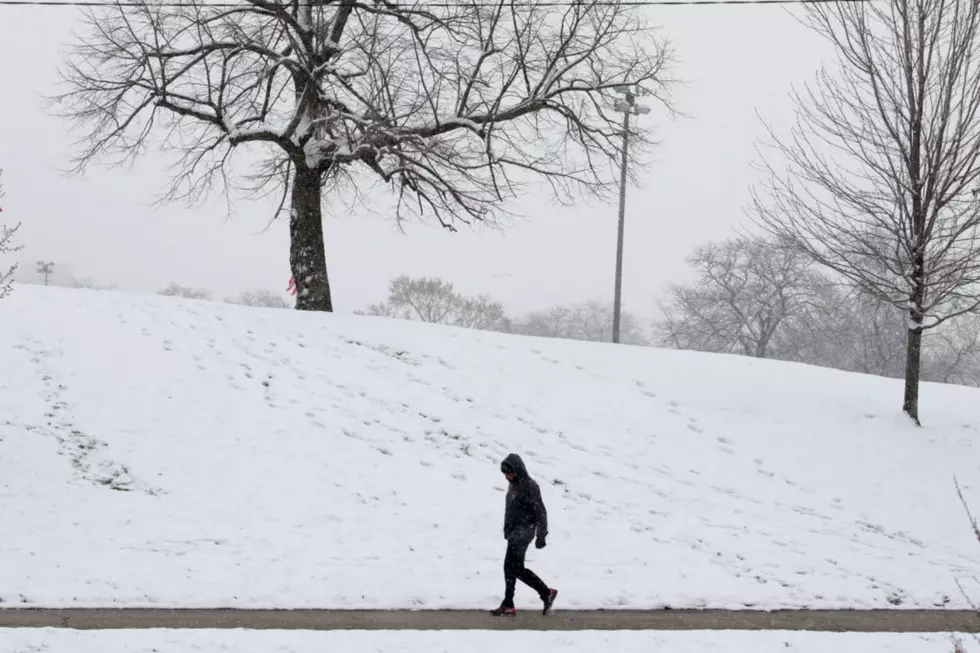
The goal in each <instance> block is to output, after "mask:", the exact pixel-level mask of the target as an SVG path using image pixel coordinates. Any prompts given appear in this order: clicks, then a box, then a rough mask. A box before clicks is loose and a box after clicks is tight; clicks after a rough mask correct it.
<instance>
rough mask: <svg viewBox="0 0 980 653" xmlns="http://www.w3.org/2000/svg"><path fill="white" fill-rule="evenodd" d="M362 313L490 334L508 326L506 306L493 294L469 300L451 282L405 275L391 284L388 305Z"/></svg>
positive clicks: (385, 303) (360, 312) (376, 305)
mask: <svg viewBox="0 0 980 653" xmlns="http://www.w3.org/2000/svg"><path fill="white" fill-rule="evenodd" d="M358 313H359V314H361V315H374V316H379V317H395V318H400V319H405V320H420V321H422V322H431V323H434V324H449V325H452V326H458V327H464V328H467V329H482V330H486V331H500V330H503V329H504V328H505V325H506V324H507V314H506V311H505V310H504V307H503V304H501V303H500V302H498V301H496V300H494V299H493V298H492V297H490V296H489V295H477V296H476V297H466V296H464V295H462V294H460V293H458V292H456V290H455V288H454V287H453V284H452V283H450V282H448V281H444V280H442V279H437V278H429V277H422V278H412V277H409V276H405V275H403V276H400V277H397V278H395V279H392V281H391V283H390V284H388V301H387V302H382V303H380V304H372V305H371V306H369V307H368V308H367V310H365V311H358Z"/></svg>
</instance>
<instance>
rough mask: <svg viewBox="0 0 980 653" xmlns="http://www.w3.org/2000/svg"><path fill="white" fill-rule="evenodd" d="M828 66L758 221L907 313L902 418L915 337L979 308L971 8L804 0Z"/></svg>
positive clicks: (914, 370)
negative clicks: (830, 60) (826, 48)
mask: <svg viewBox="0 0 980 653" xmlns="http://www.w3.org/2000/svg"><path fill="white" fill-rule="evenodd" d="M805 12H806V14H805V15H806V16H807V19H808V22H809V24H810V26H811V27H812V28H813V29H814V30H815V31H816V32H817V33H819V34H820V35H821V36H823V37H825V38H826V39H827V41H828V42H829V44H830V45H831V46H833V47H834V49H835V51H836V53H837V62H838V65H837V67H836V69H835V70H833V71H831V70H822V71H820V73H819V74H818V76H817V79H816V82H815V83H814V84H812V85H808V86H807V87H806V88H805V90H804V91H803V92H801V93H796V94H794V100H795V103H796V106H797V112H796V113H797V117H798V121H797V127H796V129H795V130H794V131H793V133H792V134H791V135H790V136H789V137H788V138H782V139H780V138H776V139H775V140H776V148H775V152H776V156H777V160H774V161H767V162H766V163H765V166H766V169H767V172H768V178H769V181H768V185H767V188H766V189H765V191H764V192H763V193H756V194H755V202H754V209H755V215H756V218H757V223H758V224H759V225H760V226H761V227H763V228H764V229H766V230H767V231H768V232H769V233H771V234H773V235H775V236H777V237H778V238H780V239H782V240H783V241H784V242H786V243H787V244H789V245H791V246H793V247H795V248H797V249H799V250H800V251H802V252H805V253H806V254H808V255H809V256H811V257H812V258H813V259H814V260H815V261H817V262H818V263H820V264H822V265H824V266H826V267H827V268H829V269H831V270H833V271H834V272H835V273H837V274H839V275H840V276H842V277H843V278H845V279H847V280H848V281H849V282H850V283H851V284H853V285H854V286H857V287H859V288H861V289H862V290H863V291H864V292H866V293H869V294H872V295H874V296H876V297H877V298H879V299H880V300H881V301H883V302H887V303H890V304H891V305H892V306H894V307H895V308H897V309H899V310H902V311H904V312H905V313H906V317H907V320H906V341H907V344H906V362H905V391H904V398H903V403H902V410H903V411H904V412H905V413H906V414H907V415H908V416H909V417H910V418H912V419H913V420H914V421H915V422H916V423H919V379H920V376H921V371H922V366H921V362H922V353H923V347H922V336H923V332H924V331H926V330H928V329H932V328H936V327H938V326H939V325H940V324H942V323H944V322H946V321H948V320H951V319H954V318H956V317H957V316H959V315H963V314H965V313H967V312H970V311H973V310H977V309H978V308H980V202H978V199H977V196H976V190H977V186H978V183H980V138H978V133H980V85H978V83H977V80H978V79H980V3H978V2H976V0H916V1H915V2H911V1H910V0H884V1H883V2H874V3H864V2H860V3H859V2H849V3H848V2H835V3H811V4H809V5H808V6H807V7H806V9H805Z"/></svg>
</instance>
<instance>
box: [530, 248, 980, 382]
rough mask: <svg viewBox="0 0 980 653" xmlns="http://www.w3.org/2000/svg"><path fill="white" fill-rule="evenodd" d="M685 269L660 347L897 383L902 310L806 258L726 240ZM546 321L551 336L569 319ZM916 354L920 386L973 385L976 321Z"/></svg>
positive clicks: (946, 331)
mask: <svg viewBox="0 0 980 653" xmlns="http://www.w3.org/2000/svg"><path fill="white" fill-rule="evenodd" d="M689 261H690V262H691V264H692V265H693V266H694V268H695V270H696V272H697V273H698V276H697V278H696V279H695V281H693V282H692V283H690V284H688V285H683V286H673V287H672V288H671V290H670V293H671V301H670V302H669V303H668V304H667V305H665V306H664V307H663V311H664V318H663V319H662V320H660V321H659V322H658V323H657V324H656V325H655V334H656V340H657V342H658V343H659V344H663V345H667V346H670V347H676V348H679V349H693V350H700V351H713V352H725V353H738V354H741V355H746V356H759V357H767V358H774V359H780V360H787V361H798V362H804V363H810V364H813V365H821V366H824V367H833V368H836V369H841V370H849V371H855V372H863V373H866V374H876V375H880V376H888V377H896V378H901V377H902V376H903V374H904V372H905V353H906V351H905V349H906V333H907V330H908V327H907V324H906V319H905V314H904V311H902V310H899V309H898V308H896V307H895V306H894V305H892V304H891V303H890V302H886V301H883V300H881V299H880V298H879V297H878V296H876V295H874V294H870V293H868V292H865V291H862V290H861V289H860V288H856V287H853V286H849V285H847V283H846V282H845V281H844V280H841V279H839V278H838V279H837V280H834V279H832V278H830V277H828V276H826V275H823V274H820V273H818V272H816V271H815V270H813V269H811V264H810V262H809V259H808V258H807V257H806V256H805V255H803V254H800V253H798V252H796V251H794V250H791V249H790V250H788V249H784V248H780V247H774V246H773V245H772V244H771V243H768V242H766V241H760V240H745V239H733V240H729V241H725V242H724V243H722V244H721V245H709V246H706V247H700V248H698V249H697V250H696V251H695V253H694V255H692V256H691V257H690V259H689ZM548 317H549V318H550V320H551V322H550V326H551V328H553V329H554V328H557V327H560V325H561V323H562V319H567V316H564V315H563V314H561V313H554V314H552V315H550V316H548ZM922 347H923V350H922V378H923V379H924V380H926V381H938V382H944V383H961V384H966V385H980V315H977V314H967V315H963V316H960V318H959V319H958V320H957V321H954V322H949V323H946V324H943V325H940V326H939V327H937V328H935V329H934V330H931V331H930V334H929V336H928V337H927V338H925V339H924V340H923V343H922Z"/></svg>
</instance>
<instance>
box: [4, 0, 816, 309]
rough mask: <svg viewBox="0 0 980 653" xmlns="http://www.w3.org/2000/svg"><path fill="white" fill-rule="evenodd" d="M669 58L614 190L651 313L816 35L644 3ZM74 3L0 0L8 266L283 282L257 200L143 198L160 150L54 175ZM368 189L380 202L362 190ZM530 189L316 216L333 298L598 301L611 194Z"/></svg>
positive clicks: (724, 204)
mask: <svg viewBox="0 0 980 653" xmlns="http://www.w3.org/2000/svg"><path fill="white" fill-rule="evenodd" d="M646 11H648V12H649V16H650V19H651V21H652V22H653V23H655V24H658V25H661V26H662V28H663V31H664V33H666V35H668V36H669V38H670V39H671V40H672V42H673V44H674V46H675V48H676V51H677V55H678V58H679V62H678V65H677V67H676V69H675V74H676V75H677V76H679V77H681V78H683V79H685V80H686V81H687V82H688V84H687V85H686V86H685V87H683V88H679V89H678V90H677V92H676V95H675V100H676V102H677V105H678V108H679V109H680V110H682V111H683V112H685V113H686V114H687V116H688V117H686V118H680V119H677V120H674V121H666V120H661V119H660V118H657V117H655V114H650V115H649V116H644V117H641V120H642V121H644V122H645V123H646V124H648V125H651V126H656V127H657V131H656V136H657V138H658V139H660V140H661V141H662V142H663V144H662V145H661V146H660V147H659V148H658V149H656V150H655V151H654V153H653V161H652V165H651V166H650V167H649V169H648V170H647V171H646V172H645V174H644V176H643V178H642V182H641V185H640V187H632V188H630V190H629V195H628V198H627V224H626V252H625V272H624V274H625V280H624V290H623V292H624V301H625V303H626V305H627V306H628V307H629V308H630V309H631V310H634V311H636V312H638V313H641V314H652V312H653V310H654V306H655V304H654V301H655V298H656V297H657V296H658V295H659V293H662V291H663V288H664V286H665V284H666V283H669V282H674V281H681V280H683V279H684V278H685V276H686V274H687V268H686V264H685V260H684V259H685V257H686V256H687V255H688V253H689V252H690V251H691V250H692V249H693V248H694V247H696V246H697V245H699V244H702V243H704V242H706V241H709V240H717V239H721V238H725V237H727V236H728V235H730V234H731V233H732V229H733V227H735V226H738V225H740V224H744V222H745V217H744V207H745V205H746V202H747V199H748V192H749V187H750V185H751V183H752V182H753V181H754V180H756V179H758V173H757V172H756V171H755V170H753V169H752V168H751V166H750V164H751V162H752V161H753V159H754V157H755V143H756V142H757V140H758V139H760V138H763V137H764V136H765V134H764V129H763V126H762V123H761V122H760V120H759V118H758V117H757V115H756V112H759V113H760V114H761V115H762V116H764V117H765V118H766V120H768V121H770V122H772V123H775V124H776V125H777V126H780V125H781V126H784V127H788V126H789V124H790V121H791V119H792V105H791V103H790V102H789V100H788V92H789V90H790V86H791V84H800V83H803V82H806V81H809V80H810V79H812V76H813V73H814V71H815V70H816V68H817V67H818V66H819V64H820V60H821V57H822V56H824V55H826V52H827V50H826V46H824V45H823V44H822V42H821V41H819V40H818V39H817V37H816V36H814V35H813V34H811V33H810V32H808V31H807V30H806V29H804V28H803V27H801V26H800V25H799V24H798V23H797V22H796V21H795V20H794V19H793V18H792V17H791V15H790V14H789V12H788V10H787V9H785V8H781V7H779V6H759V5H741V6H738V5H737V6H727V7H726V6H703V7H653V8H648V9H646ZM77 12H78V10H76V9H73V8H66V7H10V6H0V98H2V102H0V167H2V168H4V169H5V175H4V177H5V190H6V193H7V195H6V197H5V198H4V200H3V201H2V204H3V209H4V213H3V214H2V215H3V219H4V220H5V221H7V222H11V221H22V222H23V229H22V231H21V233H20V242H21V243H22V244H23V245H24V250H23V251H22V253H21V259H22V261H23V268H24V269H25V270H28V271H32V270H33V269H34V267H35V261H37V260H38V259H42V258H43V259H45V260H50V261H55V262H56V263H57V264H62V265H70V267H71V269H72V273H73V274H74V275H75V276H78V277H91V278H94V279H95V280H96V281H98V282H100V283H104V284H109V283H113V284H116V285H118V286H120V287H121V288H124V289H129V290H142V291H154V290H157V289H159V288H161V287H163V286H165V285H166V284H167V283H169V282H171V281H175V282H177V283H181V284H184V285H192V286H195V287H202V288H208V289H210V290H212V291H213V292H214V293H215V294H216V295H217V296H219V297H223V296H227V295H233V294H237V293H238V292H239V291H241V290H243V289H245V288H249V287H251V288H265V289H268V290H273V291H277V292H282V291H284V290H285V287H286V283H287V281H288V278H289V275H290V272H289V267H288V250H287V240H288V239H287V235H288V234H287V225H286V224H285V222H278V223H275V224H273V225H272V226H271V227H269V228H268V229H267V230H266V226H267V224H268V219H269V216H270V215H271V210H272V204H271V202H267V203H263V202H256V201H249V200H241V201H239V202H238V203H237V205H236V207H235V211H236V215H235V216H234V218H233V219H231V220H225V211H224V205H223V204H222V203H221V202H214V203H212V204H209V205H207V206H204V207H199V208H195V209H188V208H186V207H184V206H183V205H169V206H166V207H164V208H162V209H153V208H151V207H150V202H151V201H152V199H153V198H154V197H155V196H156V195H157V194H158V193H160V192H161V191H162V190H163V189H164V184H165V179H166V178H165V176H164V175H165V174H166V171H165V169H164V168H163V166H162V164H161V161H160V159H159V157H155V156H153V155H151V156H149V157H147V158H145V159H143V160H142V161H141V162H140V163H139V164H137V166H136V167H135V168H133V169H125V170H124V169H101V170H93V171H92V172H91V173H90V174H89V175H88V176H87V177H86V178H84V179H83V178H77V177H66V176H65V175H63V174H62V173H61V172H59V169H61V168H64V167H66V166H67V163H68V154H69V147H70V144H71V142H72V139H73V135H72V134H71V133H69V131H68V125H67V124H66V123H65V122H63V121H62V120H60V119H58V118H56V117H53V116H51V115H49V114H47V113H46V112H45V109H44V107H43V105H42V101H41V98H42V96H43V95H45V94H51V93H54V92H55V91H56V90H57V86H56V79H57V76H56V71H57V66H58V65H59V63H60V61H61V54H62V52H63V50H64V47H65V45H66V44H67V43H68V42H69V41H70V37H71V30H72V29H74V28H76V27H77V26H78V22H77V18H78V13H77ZM379 199H380V198H379ZM548 200H549V198H548V195H547V194H546V193H544V192H543V191H542V194H541V195H540V196H531V197H527V198H525V199H524V200H523V201H522V202H521V206H520V210H521V211H522V212H523V213H524V214H526V215H528V216H529V218H528V219H527V220H526V221H524V222H522V223H519V224H516V225H513V226H511V227H509V228H507V229H506V230H505V231H503V232H501V233H495V232H489V231H487V230H486V229H482V230H469V229H466V228H463V229H461V230H460V232H459V233H456V234H450V233H446V232H444V231H443V230H442V229H441V228H439V227H437V226H432V225H419V224H411V225H408V226H407V227H406V232H407V233H405V234H402V233H400V232H399V231H398V230H397V229H396V228H395V227H394V225H393V224H392V223H391V222H390V221H388V220H386V219H385V218H384V217H379V216H376V215H371V214H370V213H368V212H367V211H364V212H360V213H358V214H352V215H332V214H330V209H329V207H328V209H327V211H328V217H327V220H326V223H325V227H324V228H325V235H326V239H327V265H328V270H329V273H330V276H331V283H332V285H333V289H334V301H335V306H336V307H337V310H338V311H345V312H346V311H352V310H354V309H357V308H361V307H363V306H364V305H366V304H368V303H371V302H375V301H379V300H381V299H383V298H384V296H385V294H386V287H387V282H388V280H389V279H390V278H392V277H394V276H397V275H399V274H410V275H415V276H417V275H435V276H439V277H442V278H445V279H449V280H451V281H453V282H454V283H455V284H456V286H457V288H458V289H460V290H462V291H464V292H473V293H476V292H490V293H492V294H493V295H495V296H496V297H497V298H498V299H500V300H501V301H503V302H504V303H505V305H507V306H508V308H509V309H511V310H512V311H514V312H522V311H526V310H530V309H534V308H540V307H544V306H546V305H551V304H554V303H562V302H571V301H579V300H585V299H611V298H612V290H613V273H614V266H615V240H616V209H617V207H616V203H615V200H613V201H611V202H610V203H609V204H608V205H595V204H593V205H589V206H582V207H577V208H576V209H575V210H568V209H561V208H556V206H555V205H552V204H549V201H548Z"/></svg>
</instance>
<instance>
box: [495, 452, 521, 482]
mask: <svg viewBox="0 0 980 653" xmlns="http://www.w3.org/2000/svg"><path fill="white" fill-rule="evenodd" d="M508 468H509V469H510V471H512V472H514V475H515V476H517V478H527V467H525V466H524V461H523V460H521V457H520V456H518V455H517V454H516V453H512V454H507V457H506V458H504V460H503V462H502V463H500V471H505V470H506V469H508Z"/></svg>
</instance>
